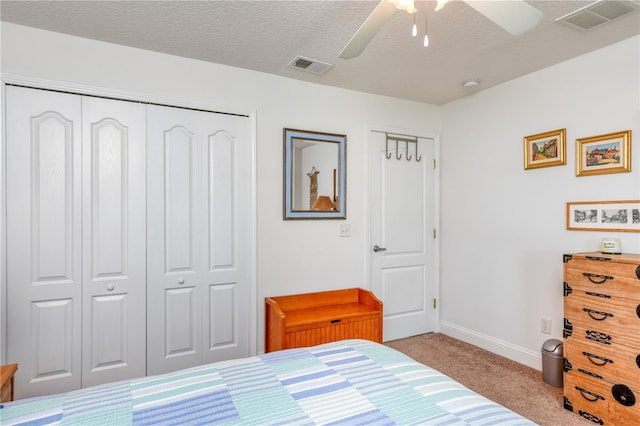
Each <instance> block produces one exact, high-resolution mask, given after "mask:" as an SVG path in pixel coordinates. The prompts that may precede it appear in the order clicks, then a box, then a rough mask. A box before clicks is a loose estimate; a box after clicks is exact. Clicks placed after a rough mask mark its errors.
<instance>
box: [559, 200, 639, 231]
mask: <svg viewBox="0 0 640 426" xmlns="http://www.w3.org/2000/svg"><path fill="white" fill-rule="evenodd" d="M567 229H568V230H570V231H615V232H640V200H625V201H576V202H568V203H567Z"/></svg>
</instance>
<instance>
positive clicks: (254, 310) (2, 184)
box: [0, 74, 258, 365]
mask: <svg viewBox="0 0 640 426" xmlns="http://www.w3.org/2000/svg"><path fill="white" fill-rule="evenodd" d="M0 80H1V81H0V91H1V93H0V97H1V99H0V129H1V131H2V143H1V146H0V166H1V167H0V241H1V243H0V270H1V271H2V273H1V274H0V312H2V314H1V316H0V347H1V348H2V350H0V364H3V365H4V364H6V359H7V349H6V348H7V344H6V343H7V339H6V337H7V325H6V324H7V316H6V315H7V314H6V312H7V309H6V304H7V297H6V296H7V274H6V271H7V269H6V267H5V266H6V216H5V214H4V211H5V208H6V178H5V173H6V172H5V170H6V164H5V161H6V155H5V150H6V147H5V144H6V141H5V123H4V112H5V111H4V109H5V102H6V99H5V87H6V86H7V85H15V86H24V87H29V88H33V89H44V90H53V91H60V92H67V93H72V94H77V95H86V96H97V97H104V98H109V99H116V100H124V101H135V102H143V103H151V104H158V105H164V106H172V107H178V108H189V109H197V110H203V111H209V112H217V113H225V114H234V115H240V116H245V117H247V119H248V120H249V125H250V130H249V133H250V134H249V138H250V143H251V159H250V161H251V166H250V169H251V176H250V178H249V179H250V185H251V188H250V210H251V216H250V229H249V235H250V241H249V258H250V259H249V262H248V263H249V294H250V298H249V299H250V300H249V301H248V303H249V355H250V356H253V355H256V353H257V348H258V332H257V331H258V302H257V301H258V285H257V277H258V273H257V265H258V261H257V247H258V243H257V242H258V231H257V229H258V227H257V224H258V216H257V214H256V206H257V169H256V164H257V163H256V155H257V144H256V134H257V133H256V121H257V118H256V116H257V113H256V110H255V109H254V110H250V111H233V110H232V109H231V108H228V107H224V106H221V105H219V104H218V105H214V104H211V103H201V102H194V101H193V100H187V99H184V98H183V99H180V98H173V97H160V96H157V95H151V94H148V93H143V92H128V91H119V90H113V89H108V88H102V87H97V86H85V85H80V84H73V83H64V82H58V81H52V80H42V79H35V78H30V77H24V76H20V75H14V74H1V75H0Z"/></svg>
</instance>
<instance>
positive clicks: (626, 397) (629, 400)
mask: <svg viewBox="0 0 640 426" xmlns="http://www.w3.org/2000/svg"><path fill="white" fill-rule="evenodd" d="M611 394H612V395H613V397H614V398H615V399H616V401H618V402H619V403H620V404H622V405H624V406H625V407H633V406H634V405H635V404H636V396H635V395H634V394H633V391H632V390H631V389H629V387H628V386H627V385H613V387H612V388H611Z"/></svg>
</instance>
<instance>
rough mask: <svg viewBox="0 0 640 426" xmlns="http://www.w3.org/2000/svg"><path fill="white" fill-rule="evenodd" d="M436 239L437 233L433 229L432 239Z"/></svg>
mask: <svg viewBox="0 0 640 426" xmlns="http://www.w3.org/2000/svg"><path fill="white" fill-rule="evenodd" d="M436 238H438V235H437V232H436V230H435V228H434V229H433V239H434V240H435V239H436Z"/></svg>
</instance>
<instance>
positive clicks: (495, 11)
mask: <svg viewBox="0 0 640 426" xmlns="http://www.w3.org/2000/svg"><path fill="white" fill-rule="evenodd" d="M465 3H466V4H468V5H469V6H471V7H472V8H474V9H475V10H477V11H478V12H480V13H481V14H483V15H484V16H486V17H487V18H489V19H490V20H492V21H493V22H495V23H496V24H498V25H499V26H501V27H502V28H504V29H505V30H507V31H508V32H510V33H511V34H513V35H521V34H524V33H526V32H527V31H529V30H531V29H533V27H535V26H536V25H538V22H540V20H541V19H542V12H540V11H539V10H538V9H536V8H535V7H533V6H531V5H530V4H529V3H527V2H525V1H524V0H510V1H478V0H476V1H465Z"/></svg>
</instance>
